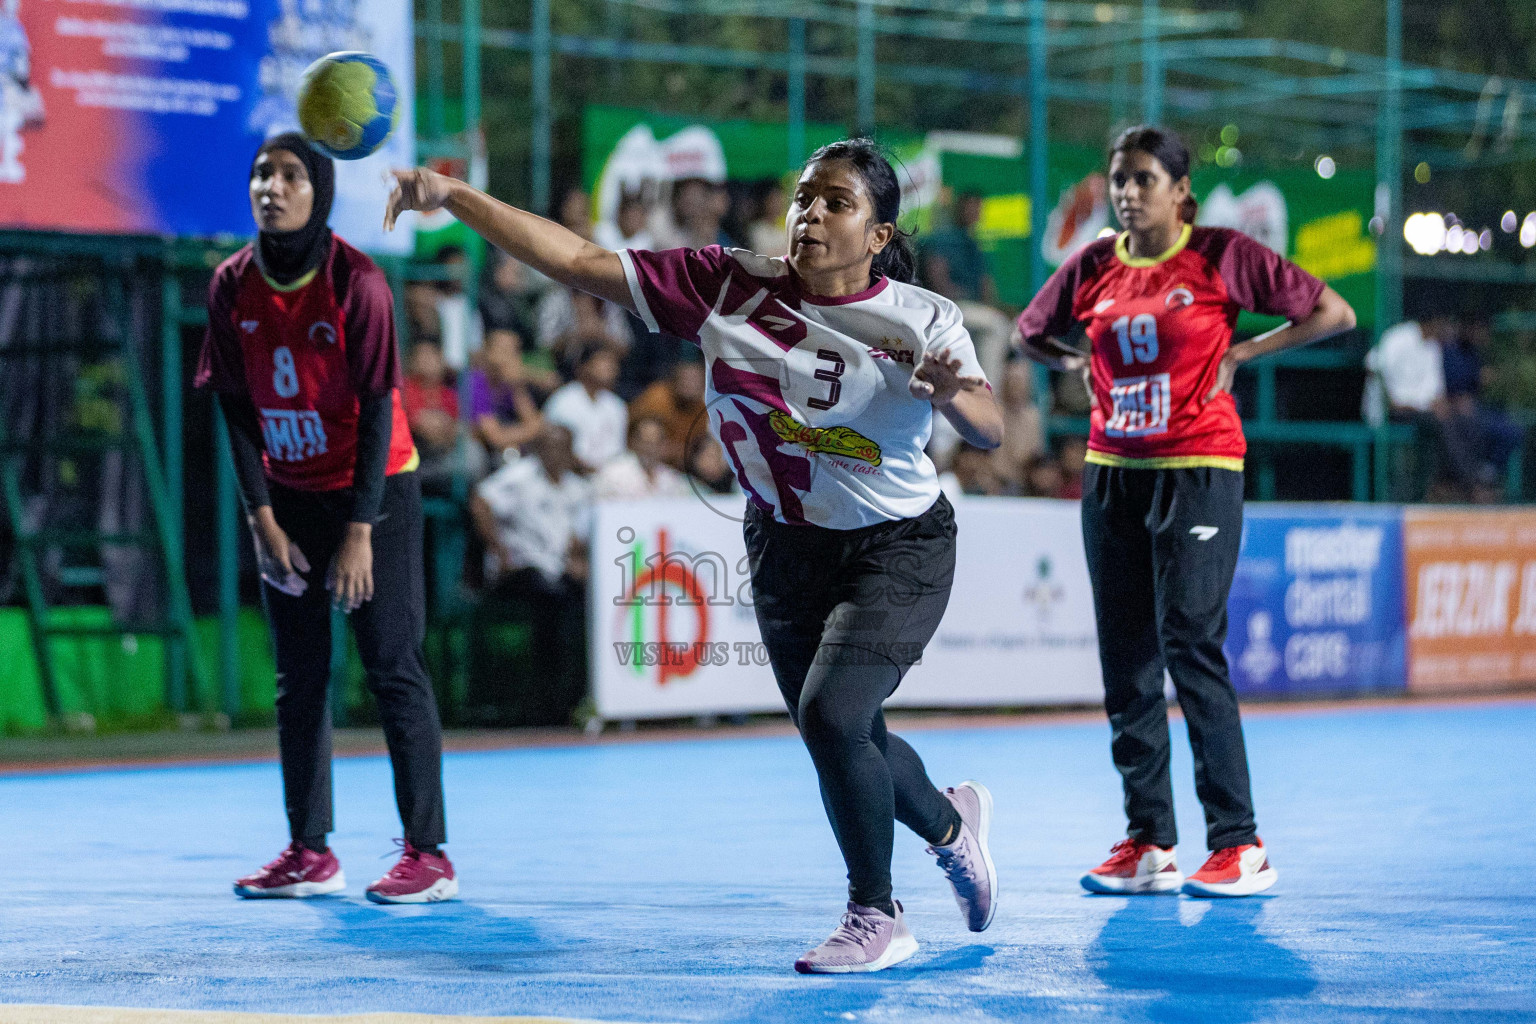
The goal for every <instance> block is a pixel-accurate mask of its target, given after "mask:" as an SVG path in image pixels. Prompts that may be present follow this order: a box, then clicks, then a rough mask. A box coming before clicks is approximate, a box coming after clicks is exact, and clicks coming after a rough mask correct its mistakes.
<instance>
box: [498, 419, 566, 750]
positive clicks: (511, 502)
mask: <svg viewBox="0 0 1536 1024" xmlns="http://www.w3.org/2000/svg"><path fill="white" fill-rule="evenodd" d="M527 447H528V451H527V453H526V454H525V455H524V456H522V457H521V458H518V459H514V460H511V461H509V462H508V463H507V464H506V465H504V466H502V467H501V468H500V469H498V470H497V471H496V472H494V473H492V474H491V475H490V476H488V477H486V478H485V479H484V480H482V481H481V482H480V485H479V486H478V487H476V488H475V493H474V496H473V497H472V498H471V500H470V521H471V522H472V523H473V524H474V528H475V532H476V533H477V534H478V536H479V538H480V540H481V542H482V543H483V544H484V545H485V552H486V566H485V579H486V584H487V588H488V590H489V594H488V600H490V601H492V602H496V603H505V604H520V605H521V606H522V609H523V613H524V615H525V616H526V617H527V619H528V621H529V623H530V627H531V630H532V637H531V648H532V650H534V651H536V652H538V657H539V661H540V664H539V666H538V668H539V673H540V676H539V679H538V680H537V685H534V684H533V683H529V682H528V681H521V682H519V681H512V683H511V685H513V686H515V687H516V688H517V689H518V691H519V693H518V698H519V701H520V702H521V703H522V704H525V705H526V704H528V703H529V702H530V701H531V702H534V703H537V702H540V701H543V702H545V703H547V704H548V705H549V707H550V708H551V709H557V710H554V711H553V712H552V713H551V714H550V715H548V716H541V715H540V714H539V713H538V711H537V709H533V710H531V711H529V712H528V713H527V714H526V718H527V719H530V720H531V721H534V722H536V721H540V720H541V718H546V717H547V718H553V719H555V720H558V719H559V718H560V717H561V715H563V714H566V713H567V712H566V710H565V709H566V708H567V707H568V706H574V703H575V700H576V699H579V698H578V697H577V696H576V695H577V694H579V692H580V691H581V690H582V689H584V688H585V685H586V669H585V654H584V652H585V639H584V637H585V622H586V599H585V588H586V581H587V577H588V575H589V564H588V547H587V543H588V536H589V533H590V530H591V518H592V491H591V487H590V485H589V484H588V483H587V481H586V480H584V479H582V477H581V476H580V474H578V473H577V472H576V457H575V454H574V453H573V452H572V450H571V432H570V431H569V430H567V429H566V428H565V427H563V426H560V425H559V424H557V423H549V422H546V423H544V424H543V425H542V426H541V427H540V428H539V431H538V433H537V435H536V436H535V437H534V438H533V439H532V440H531V441H530V443H529V444H528V446H527ZM547 724H554V723H553V722H550V723H547Z"/></svg>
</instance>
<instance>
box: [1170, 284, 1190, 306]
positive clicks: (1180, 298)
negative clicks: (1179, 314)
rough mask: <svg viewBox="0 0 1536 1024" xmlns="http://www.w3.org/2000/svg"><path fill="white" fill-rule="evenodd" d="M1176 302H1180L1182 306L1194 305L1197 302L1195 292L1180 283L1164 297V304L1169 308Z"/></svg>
mask: <svg viewBox="0 0 1536 1024" xmlns="http://www.w3.org/2000/svg"><path fill="white" fill-rule="evenodd" d="M1174 303H1178V304H1179V305H1180V306H1193V305H1194V304H1195V293H1194V292H1192V291H1190V290H1189V289H1188V288H1185V287H1184V286H1183V285H1180V286H1179V287H1177V288H1175V289H1174V290H1173V291H1171V292H1169V293H1168V297H1167V298H1165V299H1163V305H1164V306H1165V307H1166V308H1168V309H1173V308H1174Z"/></svg>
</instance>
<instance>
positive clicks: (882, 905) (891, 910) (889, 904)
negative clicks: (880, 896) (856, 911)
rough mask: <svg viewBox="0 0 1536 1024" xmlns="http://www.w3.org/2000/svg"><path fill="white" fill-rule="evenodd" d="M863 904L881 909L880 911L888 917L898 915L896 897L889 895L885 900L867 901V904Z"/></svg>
mask: <svg viewBox="0 0 1536 1024" xmlns="http://www.w3.org/2000/svg"><path fill="white" fill-rule="evenodd" d="M863 905H864V906H866V907H870V908H871V909H874V910H878V911H880V913H882V914H884V915H885V916H886V917H895V916H896V901H895V900H894V899H891V898H889V897H887V898H886V899H884V900H881V901H879V902H878V903H866V904H863Z"/></svg>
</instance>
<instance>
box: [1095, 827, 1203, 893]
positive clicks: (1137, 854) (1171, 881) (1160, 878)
mask: <svg viewBox="0 0 1536 1024" xmlns="http://www.w3.org/2000/svg"><path fill="white" fill-rule="evenodd" d="M1081 882H1082V885H1083V888H1084V889H1087V890H1088V891H1089V892H1098V893H1111V894H1118V895H1132V894H1136V893H1159V892H1178V891H1179V886H1181V885H1183V884H1184V876H1183V875H1182V874H1181V873H1180V872H1179V866H1178V864H1177V863H1175V862H1174V856H1173V848H1172V847H1168V848H1166V849H1165V848H1164V847H1161V846H1155V845H1153V844H1152V843H1143V842H1140V841H1138V840H1135V839H1122V840H1120V841H1119V842H1118V843H1116V844H1115V845H1114V846H1112V847H1110V850H1109V859H1108V860H1106V861H1105V862H1104V863H1103V864H1100V865H1099V866H1098V867H1096V868H1094V869H1093V870H1092V871H1090V872H1088V873H1087V874H1086V875H1084V876H1083V877H1082V879H1081Z"/></svg>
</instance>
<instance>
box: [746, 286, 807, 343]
mask: <svg viewBox="0 0 1536 1024" xmlns="http://www.w3.org/2000/svg"><path fill="white" fill-rule="evenodd" d="M747 323H749V324H751V325H752V328H753V329H754V330H756V331H757V332H758V333H759V334H761V335H762V336H763V337H765V338H767V339H769V340H770V341H772V342H773V343H774V344H775V345H777V346H779V347H780V348H782V349H783V350H784V351H786V352H788V351H789V350H790V349H792V348H794V347H795V346H796V345H798V344H800V343H801V342H802V341H804V340H805V339H806V336H807V335H809V334H810V328H809V327H807V326H806V323H805V321H804V320H801V319H800V318H799V317H797V316H795V315H794V314H793V313H791V312H790V311H789V308H788V307H787V306H785V305H784V303H782V302H780V301H779V300H778V299H776V298H774V297H773V296H769V297H767V298H765V299H764V300H763V301H762V302H760V303H759V304H758V305H757V308H755V309H753V310H752V312H750V313H748V314H747Z"/></svg>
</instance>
